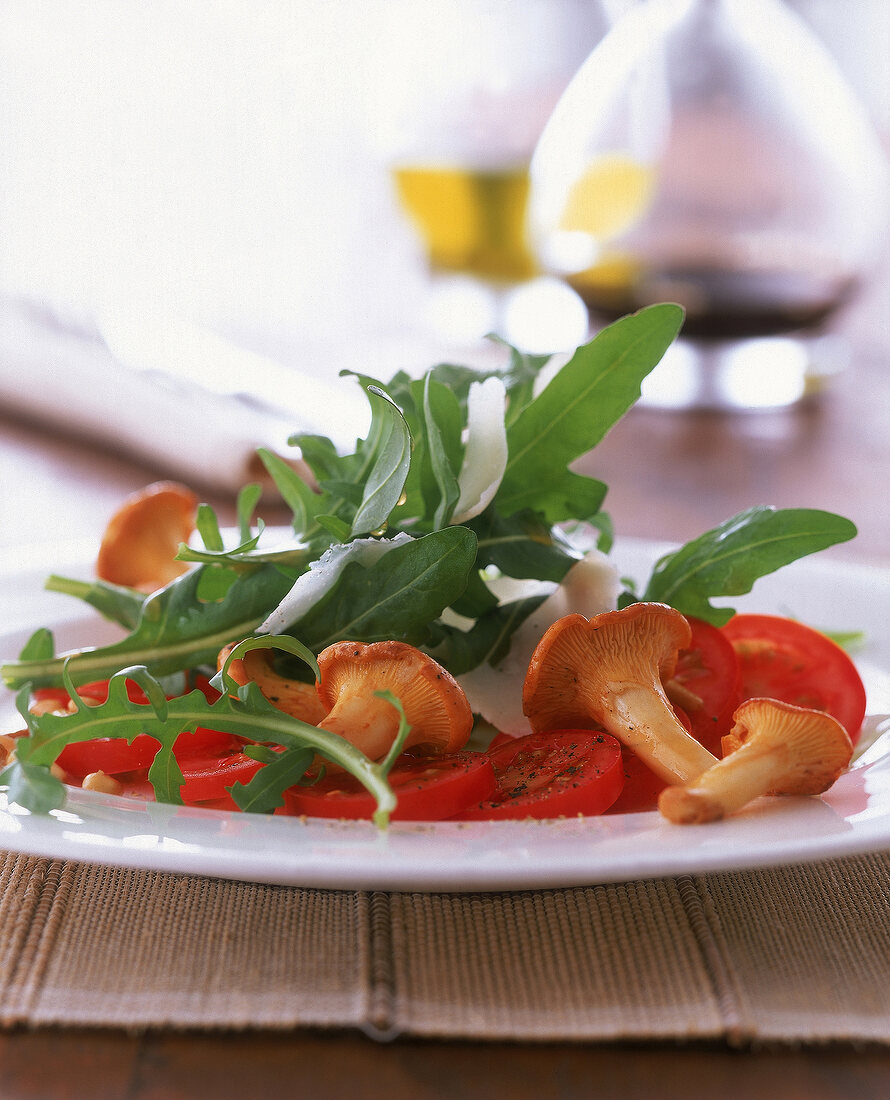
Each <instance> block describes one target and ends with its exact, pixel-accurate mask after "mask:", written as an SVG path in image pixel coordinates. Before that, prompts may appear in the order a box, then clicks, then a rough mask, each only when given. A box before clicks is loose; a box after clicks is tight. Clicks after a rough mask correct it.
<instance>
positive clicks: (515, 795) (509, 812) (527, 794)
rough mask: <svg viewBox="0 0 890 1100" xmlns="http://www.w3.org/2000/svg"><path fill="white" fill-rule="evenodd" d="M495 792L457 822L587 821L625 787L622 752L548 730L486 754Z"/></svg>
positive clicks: (584, 734)
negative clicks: (552, 819) (562, 818)
mask: <svg viewBox="0 0 890 1100" xmlns="http://www.w3.org/2000/svg"><path fill="white" fill-rule="evenodd" d="M488 756H489V759H490V760H491V764H492V767H493V768H494V774H495V776H496V778H497V791H496V792H495V794H494V796H493V797H490V798H488V799H486V800H484V801H482V802H480V803H478V804H476V805H475V806H473V807H472V808H470V809H467V810H463V811H461V813H459V814H456V815H455V820H457V821H487V820H491V819H507V818H512V819H516V818H526V817H535V818H552V817H575V816H577V815H578V814H583V815H584V816H592V815H594V814H601V813H602V812H603V811H604V810H606V809H607V808H608V807H609V806H611V805H612V803H613V802H614V801H615V799H616V798H617V797H618V795H619V794H620V793H621V788H622V785H623V783H624V772H623V770H622V767H621V746H620V745H619V743H618V741H616V740H615V738H614V737H611V736H609V734H607V733H599V732H597V731H596V730H551V731H549V732H547V733H530V734H527V735H526V736H525V737H517V738H514V739H513V741H512V743H510V744H503V745H500V746H499V747H497V748H495V749H493V750H490V751H489V753H488Z"/></svg>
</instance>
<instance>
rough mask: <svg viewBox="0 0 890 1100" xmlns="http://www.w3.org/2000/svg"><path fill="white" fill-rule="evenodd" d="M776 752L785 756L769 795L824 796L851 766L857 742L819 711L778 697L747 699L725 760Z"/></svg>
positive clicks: (729, 739)
mask: <svg viewBox="0 0 890 1100" xmlns="http://www.w3.org/2000/svg"><path fill="white" fill-rule="evenodd" d="M743 748H744V749H745V751H746V752H748V753H752V754H753V753H754V752H756V751H761V752H766V751H769V750H770V749H773V748H777V749H780V750H781V751H782V753H783V754H784V755H785V756H786V757H787V764H786V765H784V767H783V770H782V772H781V773H780V774H777V776H776V779H775V782H774V783H773V784H772V785H771V786H770V787H769V789H768V790H767V792H766V793H767V794H771V795H780V794H784V795H794V794H801V795H805V794H807V795H808V794H822V792H823V791H827V790H828V788H829V787H830V786H831V785H832V784H833V783H834V782H835V780H836V779H837V778H838V776H840V775H841V773H842V772H843V771H844V770H845V769H846V768H847V767H848V766H849V763H850V758H851V757H852V755H853V743H852V741H851V740H850V735H849V734H848V733H847V731H846V729H844V727H843V726H842V725H841V724H840V722H838V720H837V719H836V718H832V716H831V715H830V714H826V713H825V712H824V711H821V710H809V709H807V708H806V707H797V706H794V705H792V704H791V703H783V702H780V701H779V700H778V699H759V698H755V699H747V700H746V701H745V702H744V703H742V704H741V705H740V706H739V707H738V708H737V709H736V711H735V714H734V715H733V726H732V729H731V730H730V731H729V733H727V734H726V735H725V737H724V738H723V758H724V760H726V759H727V758H729V757H730V756H731V755H732V754H733V753H736V752H740V751H741V750H742V749H743Z"/></svg>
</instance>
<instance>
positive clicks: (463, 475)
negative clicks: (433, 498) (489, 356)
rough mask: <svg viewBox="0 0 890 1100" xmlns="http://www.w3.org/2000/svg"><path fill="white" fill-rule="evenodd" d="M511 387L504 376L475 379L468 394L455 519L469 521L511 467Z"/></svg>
mask: <svg viewBox="0 0 890 1100" xmlns="http://www.w3.org/2000/svg"><path fill="white" fill-rule="evenodd" d="M506 405H507V391H506V390H505V389H504V383H503V382H502V381H501V380H500V378H486V379H485V381H484V382H474V383H473V384H472V385H471V386H470V392H469V394H468V396H467V446H466V450H465V451H464V461H463V465H462V466H461V470H460V476H459V477H458V479H457V482H458V485H459V486H460V496H459V497H458V500H457V504H456V505H455V506H454V515H453V517H452V520H451V522H452V523H466V522H467V520H468V519H472V518H473V516H478V515H479V513H480V512H483V511H484V510H485V509H486V508H487V507H488V505H489V504H490V503H491V501H492V500H493V499H494V495H495V493H496V492H497V491H498V486H499V485H500V484H501V480H502V478H503V476H504V470H505V469H506V468H507V428H506V425H505V423H504V414H505V410H506Z"/></svg>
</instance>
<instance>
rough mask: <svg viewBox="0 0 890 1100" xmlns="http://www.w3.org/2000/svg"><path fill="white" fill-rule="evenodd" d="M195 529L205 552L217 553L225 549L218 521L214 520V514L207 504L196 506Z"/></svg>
mask: <svg viewBox="0 0 890 1100" xmlns="http://www.w3.org/2000/svg"><path fill="white" fill-rule="evenodd" d="M195 527H196V528H197V530H198V534H199V535H200V536H201V541H202V542H203V543H204V546H205V548H206V549H207V550H215V551H219V550H223V549H225V543H224V542H223V537H222V532H221V531H220V529H219V520H218V519H217V518H216V512H215V511H214V510H213V509H212V508H211V507H210V505H209V504H199V505H198V514H197V516H196V517H195Z"/></svg>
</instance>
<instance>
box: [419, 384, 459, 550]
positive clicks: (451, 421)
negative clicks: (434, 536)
mask: <svg viewBox="0 0 890 1100" xmlns="http://www.w3.org/2000/svg"><path fill="white" fill-rule="evenodd" d="M422 409H423V426H424V428H425V432H424V435H423V439H424V441H425V445H426V446H425V451H424V455H423V460H422V462H421V479H422V486H423V489H422V491H423V495H424V498H425V500H426V501H427V504H426V514H427V515H432V517H433V529H434V530H439V528H441V527H444V526H445V525H446V524H447V523H448V522H449V520H450V519H451V516H452V513H453V512H454V506H455V504H456V503H457V500H458V497H459V496H460V485H459V484H458V479H457V471H459V470H460V464H461V460H462V458H463V448H462V446H461V438H460V436H461V427H462V421H461V409H460V404H459V403H458V400H457V398H456V397H455V396H454V394H453V393H452V392H451V390H449V389H448V387H447V386H443V385H442V384H441V383H440V382H436V381H434V379H433V377H432V375H427V377H426V379H425V381H424V384H423V398H422Z"/></svg>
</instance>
